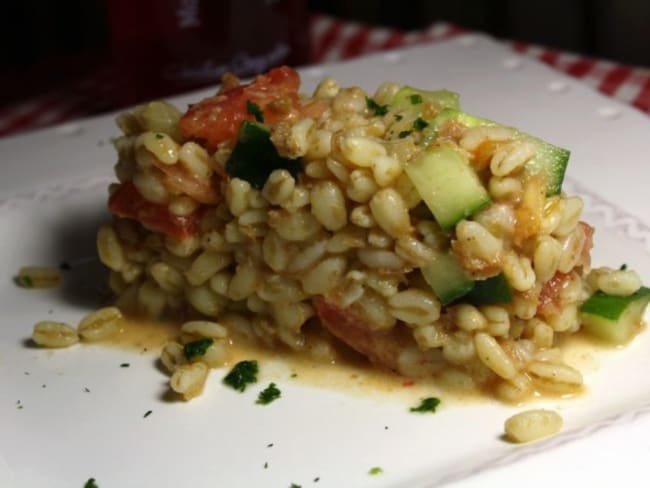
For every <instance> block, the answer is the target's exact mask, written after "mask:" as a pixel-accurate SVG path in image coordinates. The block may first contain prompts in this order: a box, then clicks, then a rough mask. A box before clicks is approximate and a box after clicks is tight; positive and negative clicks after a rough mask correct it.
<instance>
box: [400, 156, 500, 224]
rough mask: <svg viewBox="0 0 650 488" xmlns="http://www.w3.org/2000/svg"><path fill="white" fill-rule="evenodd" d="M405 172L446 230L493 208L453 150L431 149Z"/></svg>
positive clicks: (467, 165) (461, 159) (473, 175)
mask: <svg viewBox="0 0 650 488" xmlns="http://www.w3.org/2000/svg"><path fill="white" fill-rule="evenodd" d="M405 171H406V174H407V175H408V176H409V178H410V180H411V181H412V182H413V185H414V186H415V188H416V190H417V191H418V193H419V194H420V196H421V197H422V200H424V202H425V203H426V204H427V206H428V207H429V209H431V212H432V213H433V215H434V217H435V218H436V220H437V221H438V224H439V225H440V227H441V228H442V229H443V230H446V229H451V228H452V227H453V226H454V225H456V224H457V223H458V222H459V221H461V220H462V219H465V218H467V217H470V216H472V215H474V214H475V213H476V212H478V211H479V210H481V209H483V208H485V207H487V206H488V205H489V204H490V197H489V195H488V192H487V190H486V189H485V187H484V186H483V183H481V180H480V179H479V177H478V175H477V174H476V172H475V171H474V169H473V168H472V167H471V166H470V164H469V161H468V160H467V158H466V157H465V156H464V155H463V154H462V153H461V152H459V151H458V150H457V149H455V148H454V147H452V146H433V147H429V148H427V149H426V150H425V151H424V152H423V153H422V154H421V155H420V157H418V158H417V159H415V160H413V161H411V162H409V163H408V164H407V165H406V167H405Z"/></svg>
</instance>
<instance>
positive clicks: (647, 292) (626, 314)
mask: <svg viewBox="0 0 650 488" xmlns="http://www.w3.org/2000/svg"><path fill="white" fill-rule="evenodd" d="M648 302H650V288H646V287H641V288H640V289H638V290H637V291H636V292H634V293H632V294H631V295H628V296H626V297H619V296H614V295H607V294H606V293H603V292H602V291H597V292H596V293H594V294H593V295H592V296H591V297H589V299H588V300H587V301H586V302H585V303H583V304H582V306H581V307H580V318H581V320H582V325H583V326H584V328H585V330H587V331H588V332H589V333H590V334H593V335H595V336H596V337H599V338H601V339H603V340H605V341H608V342H612V343H614V344H623V343H625V342H627V341H628V340H629V339H631V338H632V337H633V336H634V333H635V332H636V331H637V330H638V328H639V326H640V323H641V320H642V318H643V312H644V311H645V309H646V306H647V305H648Z"/></svg>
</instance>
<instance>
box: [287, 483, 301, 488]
mask: <svg viewBox="0 0 650 488" xmlns="http://www.w3.org/2000/svg"><path fill="white" fill-rule="evenodd" d="M289 488H302V485H297V484H295V483H291V486H290V487H289Z"/></svg>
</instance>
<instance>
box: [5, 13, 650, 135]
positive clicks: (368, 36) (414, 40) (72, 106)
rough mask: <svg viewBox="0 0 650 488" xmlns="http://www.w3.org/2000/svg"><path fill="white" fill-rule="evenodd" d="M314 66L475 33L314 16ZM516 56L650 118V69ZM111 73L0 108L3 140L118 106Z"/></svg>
mask: <svg viewBox="0 0 650 488" xmlns="http://www.w3.org/2000/svg"><path fill="white" fill-rule="evenodd" d="M309 28H310V36H311V43H312V56H311V63H312V64H320V63H328V62H334V61H339V60H342V59H350V58H354V57H357V56H363V55H365V54H369V53H373V52H377V51H385V50H390V49H396V48H400V47H403V46H411V45H415V44H422V43H431V42H439V41H442V40H445V39H449V38H451V37H454V36H457V35H460V34H468V33H471V31H468V30H465V29H463V28H461V27H458V26H455V25H452V24H448V23H444V22H437V23H434V24H432V25H431V26H430V27H429V28H427V29H424V30H421V31H409V32H405V31H399V30H395V29H388V28H384V27H377V26H372V25H365V24H359V23H356V22H349V21H346V20H342V19H338V18H334V17H329V16H325V15H320V14H314V15H312V16H311V18H310V25H309ZM503 42H505V43H506V44H508V45H509V46H510V47H511V49H512V50H513V51H514V52H517V53H519V54H521V55H524V56H528V57H531V58H535V59H538V60H539V61H542V62H543V63H546V64H547V65H550V66H552V67H553V68H555V69H557V70H558V71H561V72H564V73H566V74H569V75H571V76H573V77H575V78H578V79H580V80H582V81H583V82H584V83H585V84H587V85H589V86H590V87H592V88H593V89H595V90H598V91H600V92H601V93H603V94H605V95H608V96H610V97H612V98H614V99H616V100H619V101H621V102H623V103H625V104H629V105H631V106H633V107H635V108H637V109H639V110H641V111H642V112H645V113H646V114H650V70H648V69H646V68H640V67H634V66H627V65H622V64H618V63H615V62H611V61H607V60H602V59H594V58H590V57H585V56H582V55H579V54H575V53H569V52H563V51H559V50H556V49H551V48H546V47H542V46H537V45H534V44H528V43H522V42H517V41H503ZM108 73H109V71H108V68H107V69H105V70H99V71H97V72H94V73H93V74H92V75H91V76H89V77H87V78H84V79H81V80H79V81H78V82H76V83H73V84H70V85H68V86H67V87H65V88H64V89H62V90H56V91H49V92H44V93H42V94H41V95H39V96H38V97H35V98H33V99H29V100H24V101H21V102H17V103H15V104H13V105H10V106H8V107H5V108H3V109H0V137H2V136H8V135H13V134H17V133H19V132H25V131H28V130H32V129H36V128H39V127H45V126H49V125H54V124H57V123H61V122H65V121H69V120H73V119H76V118H80V117H85V116H89V115H96V114H98V113H101V112H105V111H108V110H111V109H114V108H117V107H110V106H106V105H105V103H106V102H105V100H106V98H105V97H103V96H102V95H103V94H105V93H107V92H108V90H110V85H109V83H110V82H109V81H108V79H109V76H108Z"/></svg>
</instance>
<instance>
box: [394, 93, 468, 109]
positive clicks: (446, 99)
mask: <svg viewBox="0 0 650 488" xmlns="http://www.w3.org/2000/svg"><path fill="white" fill-rule="evenodd" d="M458 99H459V96H458V93H454V92H452V91H449V90H433V91H429V90H420V89H418V88H413V87H412V86H403V87H402V88H400V89H399V90H398V91H397V93H395V95H393V99H392V100H391V101H390V104H389V105H390V106H391V107H395V108H399V109H403V110H413V109H415V111H416V112H418V113H420V112H421V111H422V107H423V105H424V104H425V103H430V104H433V105H434V106H435V107H436V108H437V109H438V110H442V109H445V108H453V109H459V108H460V104H459V103H458Z"/></svg>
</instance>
